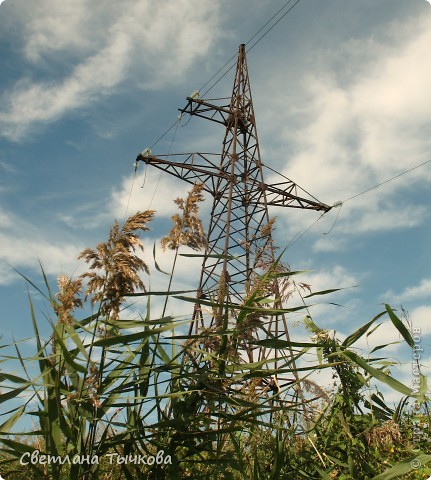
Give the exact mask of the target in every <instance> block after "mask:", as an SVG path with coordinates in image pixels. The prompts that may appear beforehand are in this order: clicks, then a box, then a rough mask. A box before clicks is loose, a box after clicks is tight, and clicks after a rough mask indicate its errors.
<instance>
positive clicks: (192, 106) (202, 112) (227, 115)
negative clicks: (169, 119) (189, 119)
mask: <svg viewBox="0 0 431 480" xmlns="http://www.w3.org/2000/svg"><path fill="white" fill-rule="evenodd" d="M187 100H188V103H187V105H186V106H185V107H184V108H180V109H179V111H180V112H181V114H184V113H187V114H189V115H190V116H196V117H201V118H206V119H207V120H211V121H212V122H216V123H220V124H221V125H224V126H227V125H228V124H229V122H230V121H231V119H232V116H233V112H232V111H231V109H230V105H215V104H212V103H209V102H207V101H205V100H203V99H200V98H192V97H187Z"/></svg>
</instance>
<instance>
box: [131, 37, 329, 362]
mask: <svg viewBox="0 0 431 480" xmlns="http://www.w3.org/2000/svg"><path fill="white" fill-rule="evenodd" d="M187 100H188V103H187V106H186V107H185V108H184V109H181V110H180V111H181V112H182V114H188V115H190V116H197V117H201V118H204V119H207V120H210V121H212V122H215V123H218V124H221V125H223V126H224V127H225V135H224V139H223V147H222V153H221V155H220V154H218V155H215V154H208V153H189V154H173V155H159V156H154V155H152V154H151V152H148V151H147V152H144V153H142V154H140V155H139V156H138V158H137V160H138V161H143V162H145V163H146V164H148V165H152V166H154V167H156V168H158V169H160V170H162V171H165V172H167V173H169V174H171V175H174V176H175V177H178V178H180V179H182V180H184V181H186V182H189V183H191V184H195V183H201V184H203V189H204V190H205V191H206V192H208V193H209V194H210V195H211V196H212V208H211V216H210V222H209V228H208V244H207V248H206V251H205V254H204V256H203V263H202V270H201V275H200V281H199V287H198V295H197V301H196V302H197V303H196V305H195V309H194V315H193V321H192V324H191V327H190V333H192V332H193V333H197V332H202V330H203V329H205V328H206V329H208V328H221V325H220V324H219V323H220V320H219V318H218V315H217V313H216V311H215V310H213V315H212V318H211V319H210V320H208V319H205V320H204V318H203V316H202V309H201V306H202V303H204V301H208V302H212V303H214V302H215V303H217V304H220V307H222V305H229V311H230V313H231V315H232V312H233V316H234V317H235V308H234V306H235V305H237V306H240V305H243V303H244V300H245V299H246V298H247V297H248V296H249V295H250V294H251V293H252V291H253V288H255V285H256V281H257V280H256V279H257V278H259V275H261V274H262V272H264V271H265V268H266V267H267V266H268V265H271V264H273V263H274V260H275V255H274V247H273V240H272V234H271V226H272V221H271V219H270V217H269V213H268V206H270V205H274V206H280V207H289V208H299V209H311V210H317V211H322V212H327V211H328V210H329V209H330V208H331V207H329V206H328V205H325V204H323V203H321V202H319V201H318V200H317V199H315V198H313V197H311V196H310V195H309V194H307V193H306V192H305V191H303V190H302V189H300V187H298V186H297V185H296V184H295V183H294V182H292V181H290V180H287V179H285V178H283V181H282V182H280V183H276V184H267V183H265V181H264V176H263V171H262V162H261V157H260V150H259V141H258V135H257V129H256V122H255V114H254V109H253V101H252V96H251V90H250V81H249V75H248V69H247V62H246V53H245V45H241V46H240V48H239V54H238V61H237V67H236V73H235V80H234V85H233V91H232V95H231V98H230V101H229V103H227V104H225V103H223V99H221V100H220V99H219V100H211V101H206V100H205V99H201V98H199V97H198V96H197V95H193V96H192V97H188V98H187ZM212 102H214V103H212ZM224 102H226V100H224ZM278 290H279V289H278V287H277V286H276V287H275V289H274V287H273V294H274V297H275V302H276V305H277V306H280V292H279V291H278ZM225 326H226V325H225ZM269 329H270V330H271V329H272V332H271V333H272V335H273V336H274V337H276V338H281V337H282V336H285V338H287V339H289V335H288V331H287V325H286V320H285V319H284V316H283V315H281V318H280V317H276V318H274V319H273V320H271V324H270V326H269ZM279 330H280V331H279ZM237 346H238V348H243V349H244V350H245V351H246V352H247V355H248V358H249V359H250V360H251V361H253V356H254V355H253V351H254V350H255V349H253V348H247V346H244V345H243V346H242V347H241V345H237ZM258 351H259V358H262V355H264V353H262V349H258Z"/></svg>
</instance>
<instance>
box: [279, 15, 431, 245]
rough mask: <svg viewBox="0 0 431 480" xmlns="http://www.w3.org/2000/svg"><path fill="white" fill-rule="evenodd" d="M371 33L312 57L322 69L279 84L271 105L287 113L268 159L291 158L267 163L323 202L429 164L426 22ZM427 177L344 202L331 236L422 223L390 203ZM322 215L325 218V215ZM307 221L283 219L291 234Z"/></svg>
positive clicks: (429, 35) (424, 171) (420, 214)
mask: <svg viewBox="0 0 431 480" xmlns="http://www.w3.org/2000/svg"><path fill="white" fill-rule="evenodd" d="M397 27H399V28H398V30H397ZM380 35H381V37H380V38H379V37H376V38H374V39H373V40H370V41H369V43H367V42H364V41H360V42H359V41H352V42H350V43H349V44H347V45H343V46H340V50H338V49H337V51H336V52H335V53H328V52H325V53H323V52H320V55H321V56H323V57H324V58H325V60H327V62H326V64H325V62H323V59H321V63H322V65H325V66H322V67H321V69H320V70H319V71H318V72H316V74H314V75H313V76H311V75H310V74H309V75H308V76H305V77H304V78H302V82H301V85H300V86H299V87H297V88H296V89H295V90H294V91H293V93H291V91H288V90H286V89H283V88H278V89H277V91H278V92H279V94H278V95H277V96H276V99H277V105H276V106H275V107H274V109H270V111H271V114H273V113H275V115H276V116H277V115H280V117H281V116H282V115H283V116H284V118H285V116H286V111H285V107H286V105H289V110H290V109H291V108H293V110H292V111H293V114H291V117H290V118H291V122H287V123H288V127H285V128H283V129H282V131H281V134H280V138H279V140H280V142H281V143H280V146H279V147H278V152H281V153H279V154H278V155H277V156H276V157H275V158H277V157H278V158H280V159H282V158H286V154H285V153H284V152H286V151H288V152H289V151H291V152H293V155H292V157H291V159H290V160H289V162H288V163H284V164H281V163H279V164H278V165H276V167H277V168H279V169H280V170H281V171H282V173H284V174H285V175H286V176H287V177H289V178H291V179H292V180H294V181H295V182H297V183H298V184H299V185H301V186H303V187H304V188H306V189H307V190H309V191H310V192H311V193H312V194H313V195H315V196H316V197H317V198H319V199H320V200H322V201H323V202H325V203H328V204H332V203H334V202H336V201H339V200H347V199H349V198H350V197H352V196H353V195H356V194H358V193H360V192H363V191H364V190H366V189H368V188H370V187H373V186H375V185H377V184H379V183H381V182H384V181H385V180H387V179H388V178H390V177H393V176H395V175H398V174H400V173H402V172H403V171H406V170H408V169H410V168H412V167H413V166H415V165H418V164H420V163H422V162H424V161H427V160H429V152H430V149H431V139H430V137H429V135H424V131H426V130H427V129H429V128H430V118H431V89H430V85H431V63H430V62H427V61H424V59H425V58H426V52H427V51H428V50H429V45H430V44H431V20H430V18H429V17H427V18H421V19H416V20H414V21H413V20H412V21H411V22H409V28H404V27H403V26H394V25H390V26H387V28H386V30H384V31H382V32H380ZM388 37H389V38H390V39H392V40H393V45H392V46H391V44H390V43H389V42H388ZM335 56H336V59H337V67H336V68H335V67H333V66H332V64H333V63H334V62H335V60H334V58H335ZM342 62H344V70H341V69H340V65H342V64H343V63H342ZM331 68H333V70H331ZM347 73H348V74H347ZM292 105H293V107H291V106H292ZM281 109H284V111H281ZM275 123H276V124H277V121H276V118H275ZM283 123H284V124H286V121H285V119H284V121H283V122H280V124H281V125H282V124H283ZM272 124H274V119H273V120H272ZM273 156H274V155H273ZM430 172H431V170H430V168H429V165H428V166H425V167H423V168H420V169H417V170H414V171H412V172H410V173H409V174H408V175H405V176H403V177H400V178H398V179H397V180H395V181H393V182H389V183H387V184H385V185H383V186H382V187H381V188H379V189H377V190H374V191H372V192H369V193H367V194H365V195H363V196H360V197H357V198H355V199H354V200H351V201H349V202H346V203H345V204H344V206H343V208H342V210H341V212H340V218H339V221H338V222H337V226H336V230H337V233H338V234H340V235H342V236H344V237H349V236H351V235H352V234H355V235H356V234H358V233H364V234H365V233H369V232H373V231H383V230H388V229H394V228H411V227H414V226H417V225H419V224H421V223H422V222H423V221H424V219H425V218H426V217H427V209H425V207H423V206H420V205H419V206H418V205H413V204H408V203H406V202H405V201H403V202H402V203H401V202H400V201H399V197H400V196H401V195H403V194H405V192H406V189H408V188H412V187H413V186H414V188H416V184H417V183H419V182H429V181H430V180H431V173H430ZM395 196H396V198H395ZM389 200H390V201H389ZM280 213H281V212H280ZM281 214H282V213H281ZM289 215H290V216H291V214H290V212H289ZM328 216H332V217H333V218H334V214H333V213H331V214H330V215H328ZM305 217H306V218H305ZM308 217H309V216H307V215H306V214H303V215H302V216H301V219H299V216H298V222H299V223H295V224H292V222H290V223H291V225H292V227H293V228H295V229H296V228H298V227H301V228H306V227H308V225H309V223H310V222H309V220H308ZM340 246H341V245H340V243H339V242H338V248H339V247H340ZM322 247H323V248H325V249H328V247H329V240H328V239H323V240H322V241H321V242H320V248H322Z"/></svg>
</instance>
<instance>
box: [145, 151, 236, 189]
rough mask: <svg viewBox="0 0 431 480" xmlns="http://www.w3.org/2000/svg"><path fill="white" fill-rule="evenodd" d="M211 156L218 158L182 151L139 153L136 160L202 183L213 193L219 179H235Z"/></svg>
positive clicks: (185, 179) (216, 155) (190, 180)
mask: <svg viewBox="0 0 431 480" xmlns="http://www.w3.org/2000/svg"><path fill="white" fill-rule="evenodd" d="M211 157H217V158H219V157H220V155H219V154H214V153H183V154H171V155H160V156H155V155H149V154H145V153H140V154H139V155H138V156H137V158H136V162H139V161H142V162H144V163H146V164H147V165H152V166H154V167H156V168H158V169H159V170H162V171H164V172H167V173H169V174H171V175H173V176H174V177H177V178H180V179H181V180H184V181H186V182H188V183H190V184H195V183H202V184H203V186H204V190H205V191H207V192H209V193H211V194H212V195H214V194H215V192H216V191H217V190H218V189H217V184H220V180H225V181H227V182H229V181H231V180H232V181H235V178H232V175H231V174H230V173H228V172H224V171H223V170H221V169H220V166H219V165H218V164H216V163H214V162H213V161H212V160H211Z"/></svg>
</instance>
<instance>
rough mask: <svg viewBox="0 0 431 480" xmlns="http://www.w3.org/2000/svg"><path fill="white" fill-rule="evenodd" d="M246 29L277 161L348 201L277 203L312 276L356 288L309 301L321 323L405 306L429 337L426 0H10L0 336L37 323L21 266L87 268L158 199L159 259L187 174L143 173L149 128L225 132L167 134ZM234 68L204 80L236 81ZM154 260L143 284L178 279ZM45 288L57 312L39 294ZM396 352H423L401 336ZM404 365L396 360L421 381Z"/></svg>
mask: <svg viewBox="0 0 431 480" xmlns="http://www.w3.org/2000/svg"><path fill="white" fill-rule="evenodd" d="M283 7H285V8H284V9H283ZM290 7H294V8H292V10H291V11H289V12H288V13H287V11H288V9H289V8H290ZM280 9H282V10H281V12H280V14H279V15H278V16H276V17H274V20H273V21H272V23H269V24H268V25H267V26H266V27H264V26H265V23H266V22H267V20H270V19H271V17H272V16H273V15H274V14H276V12H277V11H279V10H280ZM284 14H286V15H285V16H284V18H282V19H281V16H282V15H284ZM278 20H280V21H279V23H278V24H277V25H275V26H274V28H273V29H271V31H269V32H268V33H267V34H266V35H265V36H264V37H263V38H262V39H261V40H260V41H258V43H257V44H256V45H255V46H254V47H253V44H254V43H255V42H256V40H258V39H259V38H260V37H261V36H262V35H263V34H264V33H265V32H267V31H268V28H269V27H271V25H273V24H274V23H275V22H276V21H278ZM262 27H264V29H263V30H261V31H260V29H261V28H262ZM259 31H260V32H259ZM258 32H259V33H258ZM255 34H257V36H254V35H255ZM241 43H246V44H247V47H248V49H249V52H248V56H247V58H248V68H249V73H250V77H251V82H252V92H253V100H254V107H255V112H256V119H257V128H258V131H259V139H260V146H261V153H262V160H263V162H264V163H265V164H266V165H269V166H271V167H272V168H274V169H276V170H278V171H279V172H281V173H283V174H284V175H286V176H287V177H289V178H291V179H292V180H294V181H295V182H296V183H298V184H299V185H301V186H302V187H304V188H305V189H306V190H308V191H309V192H311V193H312V194H313V195H314V196H316V197H317V198H319V199H320V200H321V201H323V202H324V203H327V204H329V205H333V204H335V203H336V202H343V203H342V206H341V207H338V208H334V209H333V210H332V211H331V212H330V213H328V214H327V215H325V216H324V217H323V218H319V214H316V213H314V212H301V211H299V212H293V211H291V210H277V211H275V210H274V211H273V212H271V213H273V214H274V215H277V217H278V227H277V233H276V238H277V242H278V245H279V246H280V247H281V248H284V247H286V246H288V248H287V251H286V254H285V260H286V262H288V263H289V264H290V266H291V268H292V269H293V270H308V271H309V273H307V274H305V275H304V277H303V278H301V279H300V281H304V282H306V283H309V284H311V285H312V288H313V289H314V290H321V289H329V288H344V290H343V291H341V292H339V293H337V294H335V295H334V296H333V297H332V298H331V299H330V300H331V301H332V302H334V303H338V304H340V305H341V306H340V307H331V308H330V307H329V306H328V305H323V306H319V307H317V308H315V310H314V314H315V317H314V319H315V321H316V323H318V324H319V325H320V326H322V327H325V328H328V329H335V330H337V332H339V333H340V335H341V336H345V335H348V334H349V333H351V332H352V331H353V330H354V329H355V328H356V327H357V326H359V325H360V324H362V323H365V322H366V321H367V320H369V319H371V318H372V317H373V316H374V315H376V314H377V313H379V312H380V311H381V310H382V304H383V303H385V302H387V303H390V304H391V305H393V306H394V308H399V307H400V305H403V306H404V307H405V308H406V309H407V310H408V311H409V314H410V317H411V319H412V321H413V323H414V326H415V327H416V328H421V329H422V339H421V342H422V344H423V345H422V346H423V347H425V348H428V349H429V348H431V347H430V335H429V333H431V328H430V327H429V324H430V317H431V268H430V266H431V249H430V247H429V245H430V240H431V227H430V213H429V205H430V202H431V195H430V186H431V163H426V162H430V161H431V135H430V128H431V53H430V45H431V5H430V4H429V3H428V2H426V1H425V0H361V1H360V2H358V1H357V0H325V1H322V0H300V1H299V2H298V1H292V0H291V1H290V2H286V0H248V1H246V0H237V1H235V2H232V1H227V0H164V1H155V0H121V1H118V0H115V1H114V0H106V1H105V2H103V3H100V4H99V3H95V2H91V1H90V0H64V1H62V2H57V1H54V0H34V1H32V2H31V6H30V7H29V4H28V2H26V1H24V0H6V1H5V2H3V3H2V5H1V6H0V55H1V59H2V68H1V71H0V79H1V90H0V96H1V99H0V300H1V305H2V308H1V314H0V333H1V334H2V335H3V341H11V339H12V337H15V338H23V337H26V336H29V335H31V322H30V316H29V312H28V302H27V293H26V287H25V284H24V282H23V280H22V279H20V277H19V276H18V275H17V274H16V273H15V271H14V269H16V270H19V271H20V272H22V273H24V274H25V275H27V276H29V277H31V278H32V279H33V280H34V281H35V282H40V278H41V274H40V266H39V261H40V262H41V263H42V264H43V267H44V269H45V271H46V272H47V273H48V274H49V278H50V280H51V281H52V282H53V285H55V278H56V276H57V275H58V274H59V273H65V274H69V275H72V274H75V275H76V274H78V273H79V272H81V271H82V269H83V267H84V266H83V265H82V263H79V262H78V261H77V259H76V258H77V256H78V254H79V252H80V251H81V250H82V249H83V248H84V247H87V246H89V247H93V246H94V245H95V244H96V243H97V242H99V241H103V240H104V239H105V238H106V234H107V232H108V230H109V225H111V224H112V223H113V222H114V220H115V219H117V220H119V221H122V220H123V218H124V216H125V215H126V214H131V213H133V212H135V211H136V210H138V209H140V210H144V209H147V208H154V209H156V210H157V220H156V221H155V222H154V223H153V225H152V231H151V232H150V233H149V234H148V235H147V236H146V237H145V238H144V243H145V245H146V247H147V254H148V258H149V262H151V250H152V245H153V243H154V241H158V239H159V238H160V237H161V236H162V235H163V234H164V233H166V231H167V229H169V227H170V224H169V218H170V216H171V215H172V214H173V213H175V204H174V203H173V200H174V199H175V198H176V197H177V196H182V195H184V193H185V192H186V190H187V187H186V186H185V185H183V184H182V183H181V182H180V181H178V180H176V179H173V178H171V177H169V176H165V175H162V176H160V175H159V173H158V171H155V172H154V171H152V170H151V168H148V169H147V170H144V168H143V167H140V169H139V170H138V172H137V175H136V177H135V178H134V175H133V162H134V159H135V158H136V154H137V153H138V152H140V151H142V150H143V149H144V148H146V147H150V146H151V147H152V149H153V153H155V154H163V153H168V152H189V151H205V150H206V151H218V150H219V149H220V144H221V141H222V138H223V129H220V128H218V126H217V125H215V126H214V125H213V124H211V122H204V121H203V122H199V120H197V119H192V121H190V122H189V123H187V122H185V121H183V122H181V123H180V124H178V125H176V126H175V127H174V128H173V129H171V130H170V131H169V132H168V133H167V134H166V135H164V136H162V135H163V134H164V133H165V132H166V131H167V130H168V129H169V127H171V126H172V125H174V124H175V122H176V120H177V115H178V111H177V109H178V108H180V107H183V106H184V105H185V103H186V102H185V97H186V96H188V95H190V94H191V93H192V92H193V91H194V90H196V89H199V88H201V87H202V86H204V85H206V88H208V86H211V85H212V84H213V83H215V81H216V80H218V79H219V78H220V77H221V76H222V75H223V73H225V70H226V69H225V70H221V71H220V70H219V69H220V67H222V66H223V65H225V64H226V62H227V61H228V60H229V59H231V58H232V57H233V56H235V55H236V52H237V50H238V45H239V44H241ZM251 47H253V48H251ZM230 65H231V64H229V63H228V67H229V66H230ZM217 72H218V73H217ZM216 73H217V75H216V76H215V77H214V78H212V77H213V75H214V74H216ZM232 75H233V72H232V71H230V72H228V73H227V74H226V75H225V76H223V78H222V79H221V80H220V81H218V82H217V84H216V85H215V86H214V88H212V89H211V92H210V93H209V94H208V95H209V96H210V97H212V98H214V97H223V96H229V95H230V92H231V88H232ZM210 79H211V80H210ZM209 80H210V81H209ZM208 81H209V83H207V82H208ZM204 90H205V89H204ZM160 137H162V138H161V139H160ZM159 139H160V140H159ZM419 165H421V166H420V167H418V168H415V167H417V166H419ZM408 171H409V173H406V174H404V173H405V172H408ZM269 173H270V172H269ZM393 177H397V178H396V179H394V180H393V181H390V182H387V180H389V179H391V178H393ZM272 178H273V176H272V174H270V175H268V181H270V180H271V179H272ZM385 182H386V183H385ZM379 184H383V185H381V186H380V187H378V188H373V187H375V186H377V185H379ZM363 192H365V193H363ZM205 212H208V207H204V208H203V213H205ZM158 261H159V263H160V265H161V266H162V267H163V268H165V269H169V268H170V262H171V261H172V255H170V254H165V255H163V254H162V252H161V249H160V248H158ZM198 263H199V262H195V265H194V267H195V269H197V268H198ZM190 266H191V265H190V263H189V262H188V261H186V260H185V259H183V262H182V264H181V263H180V264H179V266H178V271H177V273H178V275H177V286H179V287H188V288H194V287H196V284H197V280H198V278H197V276H195V275H194V274H192V273H191V272H193V269H192V268H190ZM152 271H153V273H152V274H151V278H147V279H145V281H146V283H147V284H149V283H150V282H151V286H152V287H154V288H163V282H166V280H165V279H164V278H161V277H160V275H159V276H157V274H156V272H155V271H154V268H152ZM325 300H326V299H325ZM37 305H38V313H40V316H41V318H42V323H43V313H44V306H43V304H42V303H38V304H37ZM186 307H187V308H189V306H188V305H186V306H185V307H184V308H185V311H184V313H186V310H187V308H186ZM295 320H299V319H298V318H296V319H295ZM46 331H48V330H46ZM374 336H375V343H383V342H386V341H388V342H389V341H392V340H397V339H398V336H397V335H393V334H391V330H390V328H389V326H388V325H382V327H381V328H380V329H379V330H378V331H377V332H376V333H375V335H374ZM364 346H365V345H364ZM389 352H390V354H391V355H392V356H393V358H405V359H406V361H407V362H408V361H409V352H407V353H406V352H405V351H402V349H401V347H399V346H397V345H395V346H392V347H391V348H390V350H389ZM429 352H430V350H428V353H425V354H424V357H423V363H424V364H428V365H429V364H430V358H431V354H430V353H429ZM406 365H407V366H404V367H403V368H402V369H401V370H403V373H402V374H401V375H402V379H404V381H405V382H406V383H409V378H410V377H409V372H410V370H409V366H408V363H407V364H406ZM410 376H411V374H410Z"/></svg>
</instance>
